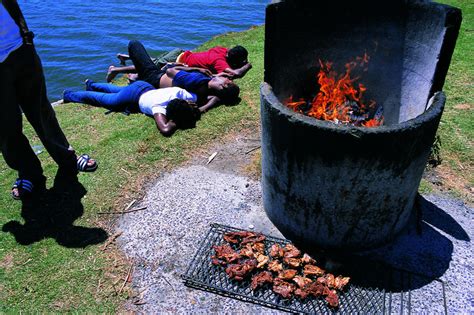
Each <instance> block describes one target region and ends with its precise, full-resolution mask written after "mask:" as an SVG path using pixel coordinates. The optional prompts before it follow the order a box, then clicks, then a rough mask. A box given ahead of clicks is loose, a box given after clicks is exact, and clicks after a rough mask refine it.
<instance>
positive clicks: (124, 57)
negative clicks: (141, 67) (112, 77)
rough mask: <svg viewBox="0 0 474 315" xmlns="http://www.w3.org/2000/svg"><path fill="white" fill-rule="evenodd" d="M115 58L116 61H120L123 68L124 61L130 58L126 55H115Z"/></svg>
mask: <svg viewBox="0 0 474 315" xmlns="http://www.w3.org/2000/svg"><path fill="white" fill-rule="evenodd" d="M117 58H118V60H120V64H121V65H122V66H125V63H126V61H127V60H128V59H129V58H130V57H129V56H128V55H126V54H117Z"/></svg>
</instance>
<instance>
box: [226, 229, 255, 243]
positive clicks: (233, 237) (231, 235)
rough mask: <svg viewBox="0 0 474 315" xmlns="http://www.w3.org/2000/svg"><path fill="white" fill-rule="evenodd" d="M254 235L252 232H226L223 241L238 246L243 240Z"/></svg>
mask: <svg viewBox="0 0 474 315" xmlns="http://www.w3.org/2000/svg"><path fill="white" fill-rule="evenodd" d="M252 235H255V233H253V232H247V231H240V232H227V233H225V234H224V240H225V241H226V242H228V243H231V244H239V243H240V241H241V240H242V239H243V238H246V237H249V236H252Z"/></svg>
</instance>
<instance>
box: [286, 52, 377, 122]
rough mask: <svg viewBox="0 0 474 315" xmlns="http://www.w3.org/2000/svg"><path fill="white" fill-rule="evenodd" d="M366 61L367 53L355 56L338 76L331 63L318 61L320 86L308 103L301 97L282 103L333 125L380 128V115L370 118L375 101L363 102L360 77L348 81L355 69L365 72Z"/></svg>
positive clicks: (290, 98)
mask: <svg viewBox="0 0 474 315" xmlns="http://www.w3.org/2000/svg"><path fill="white" fill-rule="evenodd" d="M369 59H370V58H369V56H368V55H367V54H364V56H362V57H356V59H355V60H353V61H350V62H348V63H346V65H345V73H343V74H338V73H337V72H336V71H335V70H334V69H333V63H332V62H329V61H326V62H322V61H321V60H319V64H320V67H321V68H320V71H319V73H318V75H317V78H318V83H319V86H320V88H319V92H318V94H317V95H316V96H315V97H314V98H313V99H312V100H311V101H310V100H305V99H302V98H300V99H298V100H294V99H293V96H290V97H289V98H288V99H287V100H286V102H285V103H286V105H287V106H288V107H289V108H291V109H293V110H294V111H296V112H301V113H304V114H306V115H308V116H311V117H314V118H317V119H321V120H329V121H333V122H335V123H341V124H352V125H356V126H365V127H376V126H380V125H382V123H383V117H382V115H379V116H380V117H374V118H371V119H369V112H370V110H371V109H374V108H375V101H370V102H369V103H367V104H365V103H364V102H363V95H364V92H365V91H366V90H367V88H366V87H365V86H364V84H362V83H358V84H357V85H356V81H358V80H359V79H360V77H354V78H351V72H352V71H353V70H354V69H355V68H358V67H359V68H363V69H364V70H365V71H367V64H368V63H369Z"/></svg>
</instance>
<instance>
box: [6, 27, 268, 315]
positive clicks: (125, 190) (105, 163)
mask: <svg viewBox="0 0 474 315" xmlns="http://www.w3.org/2000/svg"><path fill="white" fill-rule="evenodd" d="M263 34H264V29H263V27H259V28H255V29H253V30H251V31H248V32H243V33H232V34H226V35H222V36H219V37H216V38H214V39H212V40H211V41H209V42H208V43H206V44H204V45H203V46H202V47H200V49H201V50H202V49H206V48H208V47H210V46H215V45H221V46H226V47H232V46H233V45H236V44H241V45H244V46H245V47H246V48H247V49H248V50H249V53H250V57H249V59H250V61H251V62H252V64H253V69H252V70H250V72H249V73H248V74H247V75H246V76H245V78H243V79H241V80H239V81H238V84H239V86H240V87H241V90H242V93H241V97H242V102H241V103H240V104H239V105H237V106H221V107H218V108H216V109H213V110H211V111H209V112H208V113H206V114H205V115H203V117H202V119H201V121H199V122H198V124H197V128H194V129H191V130H186V131H177V132H176V134H174V135H173V136H172V137H170V138H165V137H163V136H161V135H160V134H159V132H158V130H157V129H156V127H155V124H154V121H153V119H151V118H148V117H145V116H144V115H131V116H129V117H126V116H124V115H122V114H112V115H104V112H105V111H104V110H103V109H99V108H93V107H90V106H84V105H79V104H67V105H64V106H59V107H57V108H56V112H57V116H58V119H59V121H60V124H61V126H62V128H63V131H64V132H65V134H66V136H67V138H68V140H69V142H70V143H71V144H72V145H73V146H74V148H75V149H76V151H77V152H78V153H83V152H87V153H89V154H91V155H92V156H93V157H94V158H96V159H97V160H98V161H99V163H100V166H99V169H98V170H97V172H96V173H94V174H80V182H81V183H82V184H83V185H84V187H85V188H86V189H87V191H88V193H87V195H86V196H85V197H84V198H83V199H82V200H81V201H82V204H83V206H84V215H83V216H82V217H81V218H80V219H78V220H77V221H75V223H74V224H75V225H76V226H85V227H96V226H97V225H98V224H100V225H101V226H102V225H103V221H104V218H103V217H100V216H99V215H98V214H97V212H101V211H110V210H112V209H117V210H121V209H122V208H123V207H124V204H126V203H127V202H128V201H129V200H131V199H132V198H133V197H132V196H134V192H136V191H140V189H143V186H142V184H143V183H142V182H143V180H144V178H146V177H148V176H152V177H153V176H156V175H158V174H159V173H160V172H162V171H163V170H164V168H163V165H165V164H166V163H168V164H170V165H176V164H179V163H181V162H183V161H185V160H187V158H188V157H189V156H190V155H191V154H192V152H193V151H194V150H195V149H196V148H199V147H205V146H206V144H209V143H211V142H213V141H216V140H219V139H222V137H223V135H225V134H228V133H230V132H240V131H243V130H244V129H248V128H252V129H256V128H257V126H258V119H259V116H258V112H259V110H258V106H259V92H258V86H259V84H260V82H262V80H263V77H262V75H263ZM78 80H81V78H78ZM25 125H26V124H25ZM79 127H80V129H79ZM84 131H85V134H84ZM25 133H26V134H27V136H28V138H29V139H30V142H31V144H40V142H39V140H38V138H37V137H36V136H35V135H34V133H33V132H32V130H31V128H30V127H29V125H27V126H26V127H25ZM39 158H40V160H41V161H42V164H43V166H44V169H45V174H46V176H47V177H48V179H49V181H48V185H49V186H51V185H52V180H51V179H52V178H53V177H54V174H55V172H56V165H55V164H54V162H53V161H52V159H51V158H50V157H49V155H48V154H47V153H46V152H44V153H41V154H40V155H39ZM15 178H16V174H15V172H13V171H12V170H10V169H9V168H8V167H7V166H6V164H5V163H4V162H3V161H2V163H0V225H3V224H5V223H7V222H9V221H11V220H16V221H19V222H23V220H22V218H21V216H20V210H21V203H20V202H12V199H11V197H10V187H11V184H12V183H13V181H14V179H15ZM124 194H125V196H124ZM117 200H119V201H117ZM0 244H1V245H0V313H1V312H14V313H16V312H20V311H29V312H33V311H34V312H37V311H38V312H40V311H48V310H61V311H67V310H74V311H80V312H92V311H93V312H98V311H100V312H115V311H117V310H118V309H119V307H120V304H121V303H123V301H124V299H125V298H126V297H127V294H126V293H122V294H120V295H117V294H115V291H114V289H113V282H114V279H113V278H111V277H109V276H108V274H110V273H114V272H115V273H116V274H117V275H122V277H123V276H124V275H123V272H124V269H125V271H126V265H124V264H119V266H118V267H117V268H115V269H117V270H114V268H113V266H112V265H113V264H114V259H115V256H116V255H117V253H116V252H112V253H110V252H109V251H106V252H103V251H101V250H100V246H89V247H87V248H85V249H70V248H65V247H63V246H60V245H58V244H57V243H56V241H55V240H54V239H44V240H42V241H39V242H36V243H33V244H32V245H28V246H22V245H19V244H18V243H17V242H16V241H15V239H14V237H13V236H12V235H11V234H9V233H3V232H0ZM99 281H100V282H101V286H100V289H98V285H99ZM122 282H123V280H122V281H120V282H118V284H117V285H116V289H117V290H118V289H119V287H120V286H121V284H122Z"/></svg>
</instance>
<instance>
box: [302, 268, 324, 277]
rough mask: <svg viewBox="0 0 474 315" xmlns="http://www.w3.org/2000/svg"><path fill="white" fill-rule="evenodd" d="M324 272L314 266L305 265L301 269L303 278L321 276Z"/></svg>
mask: <svg viewBox="0 0 474 315" xmlns="http://www.w3.org/2000/svg"><path fill="white" fill-rule="evenodd" d="M324 272H325V271H324V269H321V268H319V267H318V266H315V265H305V266H304V268H303V274H304V275H305V276H322V275H323V274H324Z"/></svg>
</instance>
